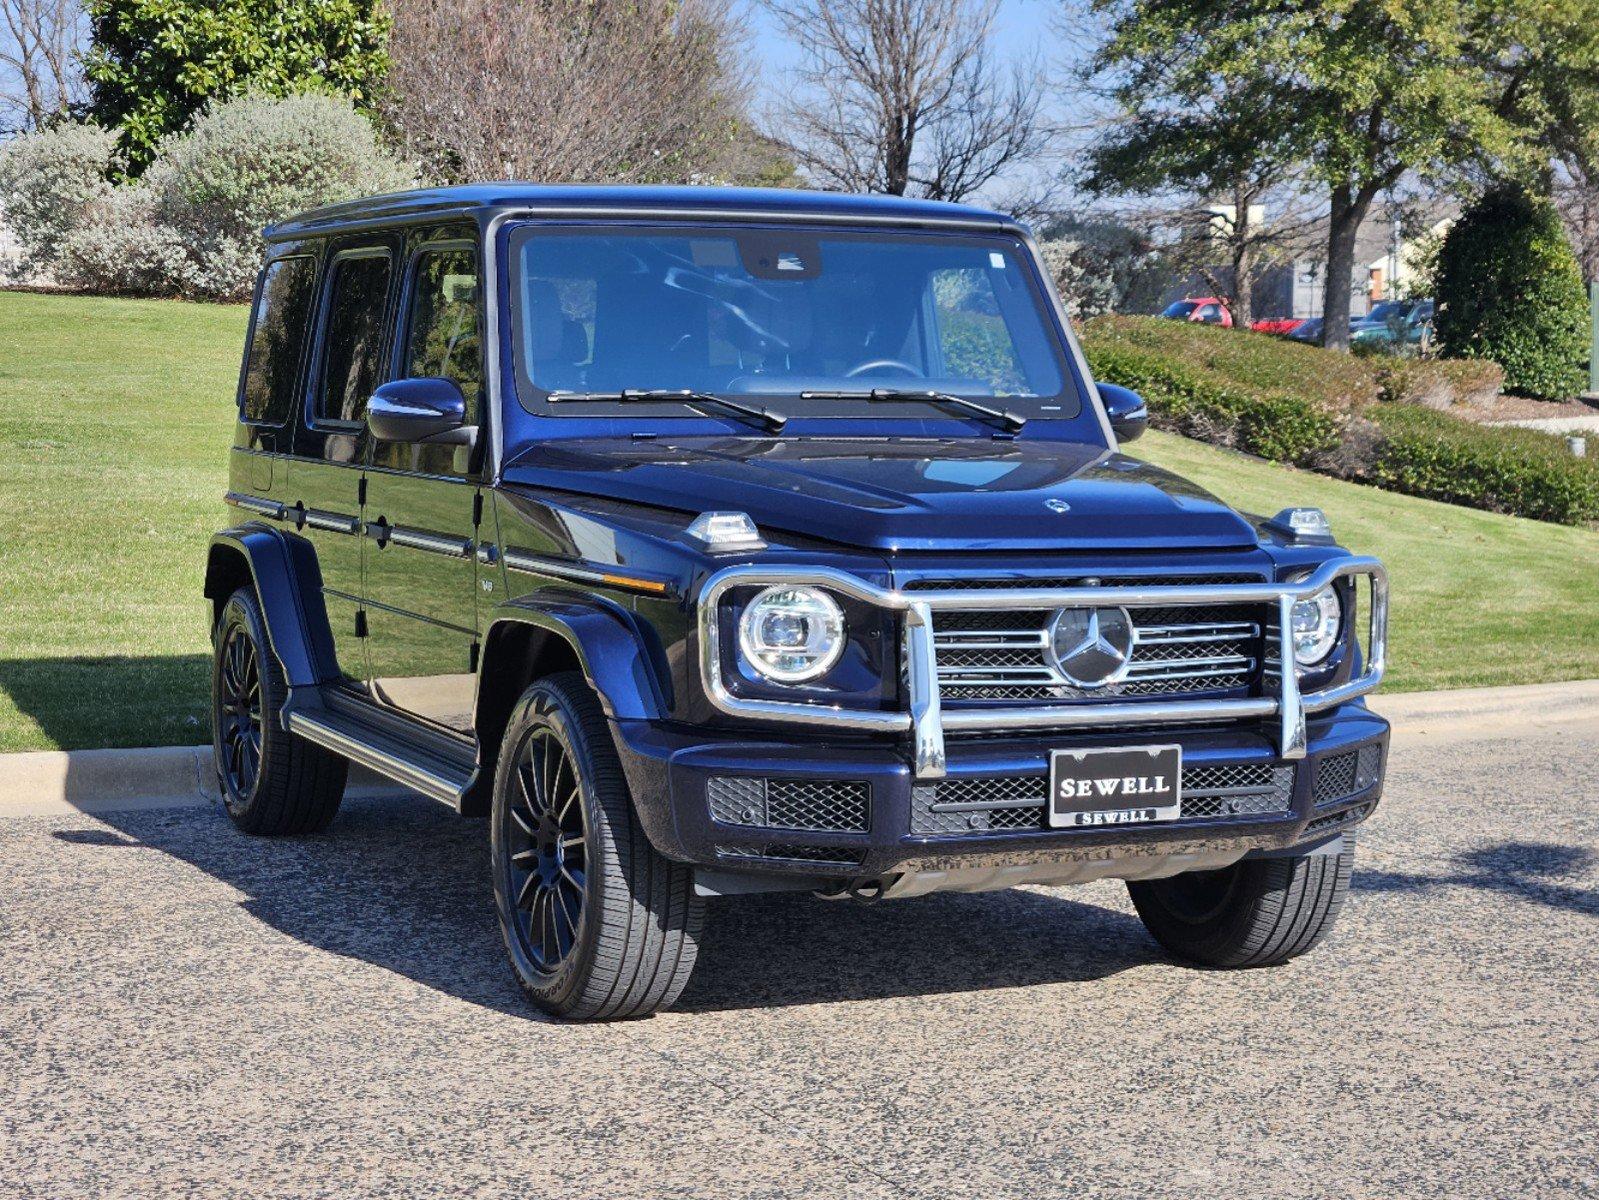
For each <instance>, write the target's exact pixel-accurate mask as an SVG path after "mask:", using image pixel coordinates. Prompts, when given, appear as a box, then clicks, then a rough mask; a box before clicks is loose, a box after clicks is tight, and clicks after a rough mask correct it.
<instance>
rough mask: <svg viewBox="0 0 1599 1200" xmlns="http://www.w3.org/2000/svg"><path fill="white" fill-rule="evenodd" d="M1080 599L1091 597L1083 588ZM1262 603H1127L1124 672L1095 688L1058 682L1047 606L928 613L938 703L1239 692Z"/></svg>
mask: <svg viewBox="0 0 1599 1200" xmlns="http://www.w3.org/2000/svg"><path fill="white" fill-rule="evenodd" d="M1258 582H1260V579H1259V577H1258V576H1249V575H1243V576H1239V575H1228V576H1211V577H1206V578H1192V577H1163V578H1162V577H1154V578H1151V577H1148V576H1142V577H1134V578H1121V577H1118V578H1099V580H1098V583H1099V584H1100V585H1101V586H1104V587H1123V586H1146V585H1147V586H1163V587H1185V586H1193V585H1218V584H1234V583H1258ZM1082 584H1083V578H1082V577H1079V578H1076V579H1027V580H1010V579H1001V580H977V581H972V580H936V581H935V580H913V581H911V582H910V583H908V584H907V585H906V587H907V590H915V589H918V588H921V589H928V588H934V587H936V588H949V587H959V588H996V587H1011V588H1065V587H1080V586H1081V585H1082ZM1082 590H1083V602H1084V604H1085V605H1090V604H1092V603H1093V588H1091V587H1084V588H1083V589H1082ZM1264 613H1265V608H1264V606H1262V605H1259V604H1217V605H1206V606H1194V605H1175V606H1166V607H1156V606H1145V607H1136V608H1129V609H1128V615H1129V616H1130V617H1131V618H1132V621H1133V625H1134V628H1135V639H1136V640H1135V642H1134V645H1133V654H1132V664H1131V666H1130V668H1129V669H1128V671H1127V674H1126V677H1125V678H1123V679H1122V680H1120V681H1119V682H1117V683H1114V684H1109V685H1107V686H1105V687H1097V688H1081V687H1077V686H1074V685H1073V684H1071V683H1070V682H1068V681H1067V680H1066V679H1065V678H1064V677H1063V676H1062V675H1061V674H1060V672H1059V671H1058V670H1057V669H1056V668H1055V666H1054V665H1053V663H1052V661H1051V656H1050V655H1049V653H1048V647H1049V626H1050V622H1051V621H1052V620H1053V619H1054V616H1055V610H1054V609H995V610H991V611H987V612H967V611H960V612H957V611H942V612H941V611H938V610H937V609H935V610H934V612H933V644H934V650H935V654H936V657H937V661H938V682H939V688H940V692H941V695H942V699H943V702H944V703H945V704H948V705H951V706H954V707H960V706H962V705H965V704H980V703H982V702H984V701H1004V702H1012V703H1014V702H1016V701H1028V700H1096V699H1114V698H1126V697H1137V696H1172V695H1191V694H1195V693H1215V692H1235V693H1236V692H1241V691H1245V690H1247V689H1248V688H1249V687H1250V686H1251V684H1252V683H1253V682H1254V681H1255V679H1256V678H1257V677H1258V673H1259V669H1260V666H1261V660H1262V653H1263V648H1262V642H1261V634H1262V631H1263V629H1264V628H1265V621H1264V620H1263V616H1264Z"/></svg>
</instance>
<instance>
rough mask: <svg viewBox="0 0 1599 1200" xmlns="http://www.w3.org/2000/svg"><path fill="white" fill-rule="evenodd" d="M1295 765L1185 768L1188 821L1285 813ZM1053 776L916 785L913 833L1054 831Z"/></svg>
mask: <svg viewBox="0 0 1599 1200" xmlns="http://www.w3.org/2000/svg"><path fill="white" fill-rule="evenodd" d="M1293 790H1294V769H1293V768H1292V767H1277V766H1272V765H1270V764H1269V763H1250V764H1243V765H1238V766H1217V767H1185V768H1184V769H1183V811H1182V817H1183V819H1184V820H1190V819H1199V820H1220V819H1226V818H1232V817H1261V816H1276V815H1284V814H1287V813H1288V812H1289V811H1290V808H1291V806H1292V803H1293ZM1048 793H1049V778H1048V776H1045V775H1022V776H1017V775H1007V776H1000V777H992V778H975V779H946V780H942V781H940V782H938V783H928V784H916V785H914V786H913V787H912V788H911V832H912V833H919V834H932V835H949V834H963V833H967V834H970V833H996V832H1006V831H1010V830H1019V829H1048V828H1049V820H1048V814H1047V813H1046V812H1045V807H1046V803H1047V800H1048Z"/></svg>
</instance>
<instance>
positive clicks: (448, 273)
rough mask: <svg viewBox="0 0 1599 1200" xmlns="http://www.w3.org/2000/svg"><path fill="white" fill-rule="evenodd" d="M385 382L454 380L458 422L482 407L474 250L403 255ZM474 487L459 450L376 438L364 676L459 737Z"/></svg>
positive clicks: (464, 721)
mask: <svg viewBox="0 0 1599 1200" xmlns="http://www.w3.org/2000/svg"><path fill="white" fill-rule="evenodd" d="M401 306H402V307H401V311H400V320H399V323H398V326H397V330H398V352H397V354H396V355H395V359H394V362H395V373H396V377H397V378H422V377H435V378H445V379H452V380H454V381H455V382H456V383H457V384H458V385H459V386H460V388H461V392H462V395H464V396H465V397H466V405H467V423H468V424H473V425H475V424H478V423H479V421H480V420H481V413H482V406H483V368H482V337H481V327H480V312H479V299H478V269H477V252H476V250H475V248H474V247H473V245H472V244H471V243H470V242H454V241H451V242H435V243H431V244H424V245H422V246H420V247H417V248H416V249H415V252H414V253H413V254H412V255H411V256H410V261H409V266H408V268H407V278H406V285H405V290H404V292H403V295H402V299H401ZM477 495H478V484H477V474H476V471H475V469H474V453H473V450H472V448H471V447H467V446H444V445H438V446H432V445H425V444H423V445H414V444H406V443H399V442H377V443H374V445H373V447H372V456H371V462H370V466H369V468H368V471H367V493H366V530H367V539H366V543H367V545H366V584H365V591H364V600H365V608H366V618H367V627H368V637H367V669H368V676H369V680H370V685H371V689H372V695H373V697H374V698H375V699H377V700H379V701H380V702H382V703H384V704H387V705H390V706H392V707H394V708H397V709H401V710H403V711H404V712H406V713H408V714H410V715H412V716H417V717H421V718H424V719H425V720H427V721H430V722H432V723H433V724H435V725H439V726H442V727H444V728H446V729H449V730H453V731H455V732H458V733H462V734H466V735H470V733H471V731H472V722H471V716H472V702H473V697H474V689H475V674H474V668H475V666H476V651H477V646H476V643H477V599H476V590H477V569H476V561H475V557H474V551H475V548H476V541H477V528H476V524H475V518H476V512H477Z"/></svg>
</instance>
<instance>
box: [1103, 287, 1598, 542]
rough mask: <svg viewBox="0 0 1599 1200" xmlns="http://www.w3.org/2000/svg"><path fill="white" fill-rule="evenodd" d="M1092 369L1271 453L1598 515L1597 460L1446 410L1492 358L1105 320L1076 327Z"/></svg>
mask: <svg viewBox="0 0 1599 1200" xmlns="http://www.w3.org/2000/svg"><path fill="white" fill-rule="evenodd" d="M1082 335H1083V336H1082V344H1083V353H1084V355H1085V356H1086V357H1087V359H1088V362H1089V366H1090V368H1091V370H1092V371H1093V374H1094V376H1095V378H1098V379H1103V380H1105V381H1106V382H1107V383H1118V384H1121V385H1122V386H1123V387H1129V388H1132V389H1133V390H1134V391H1136V392H1138V393H1139V394H1141V395H1142V396H1143V397H1144V400H1145V402H1146V403H1147V404H1148V405H1149V413H1150V423H1151V424H1153V425H1154V426H1155V427H1156V428H1157V429H1166V430H1169V431H1171V432H1173V433H1180V434H1183V435H1185V436H1187V437H1192V438H1197V439H1199V440H1200V441H1205V442H1210V443H1211V444H1213V445H1219V446H1230V447H1234V448H1236V449H1240V450H1245V451H1248V452H1249V453H1251V454H1255V455H1258V456H1260V457H1261V458H1266V459H1271V460H1272V461H1274V462H1285V463H1293V464H1295V465H1298V466H1305V467H1310V468H1312V469H1314V470H1317V471H1321V472H1323V473H1325V474H1328V475H1333V476H1336V477H1338V478H1341V479H1351V480H1355V481H1358V482H1361V483H1369V484H1375V485H1376V486H1378V487H1381V488H1386V489H1387V490H1389V491H1394V492H1403V493H1405V494H1407V495H1412V496H1423V497H1426V498H1428V499H1433V500H1443V501H1446V502H1448V503H1451V504H1463V505H1468V506H1470V507H1473V508H1481V509H1486V510H1488V511H1490V512H1501V513H1509V514H1511V515H1513V516H1522V517H1532V518H1535V519H1537V520H1542V521H1559V522H1562V523H1564V524H1569V525H1581V524H1585V523H1589V522H1595V521H1599V458H1583V459H1579V458H1573V457H1572V456H1571V454H1570V452H1569V451H1567V449H1566V448H1565V445H1564V442H1563V440H1562V439H1560V438H1558V437H1553V436H1551V435H1549V434H1545V433H1535V432H1532V431H1531V430H1524V429H1512V428H1503V427H1491V426H1486V425H1477V424H1474V423H1472V422H1470V421H1466V420H1463V419H1461V418H1459V417H1456V416H1452V415H1451V414H1450V413H1449V412H1447V411H1444V410H1447V409H1448V408H1449V407H1451V406H1453V405H1456V404H1461V403H1466V404H1469V403H1471V402H1473V401H1474V400H1477V399H1479V398H1483V397H1491V396H1493V395H1496V394H1497V393H1498V390H1499V382H1500V379H1501V378H1502V376H1501V374H1500V372H1499V369H1498V368H1497V367H1496V366H1494V365H1493V364H1492V363H1486V362H1480V361H1473V362H1455V361H1449V360H1427V361H1421V360H1409V359H1397V358H1388V359H1383V360H1357V359H1354V358H1351V357H1350V356H1349V355H1344V354H1336V353H1333V352H1330V351H1326V350H1322V349H1320V348H1319V347H1312V346H1300V345H1297V344H1293V343H1287V342H1282V341H1278V340H1276V339H1274V338H1270V337H1267V336H1264V335H1260V334H1253V333H1245V332H1242V331H1228V330H1215V329H1208V328H1204V327H1201V326H1195V325H1186V324H1184V323H1183V322H1180V321H1161V320H1158V319H1149V318H1129V317H1115V318H1101V319H1099V320H1094V321H1090V322H1088V323H1087V324H1086V325H1085V326H1084V327H1083V330H1082Z"/></svg>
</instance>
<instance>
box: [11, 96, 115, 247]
mask: <svg viewBox="0 0 1599 1200" xmlns="http://www.w3.org/2000/svg"><path fill="white" fill-rule="evenodd" d="M116 145H117V135H116V134H115V133H113V132H111V131H110V130H106V129H101V128H100V127H99V126H97V125H77V124H72V123H70V122H69V123H63V124H60V125H54V126H51V127H50V128H48V129H42V130H40V131H39V132H37V133H27V134H23V135H21V136H20V137H17V138H13V139H12V140H11V141H9V142H7V143H6V144H5V146H4V148H3V149H0V209H3V210H4V211H5V215H6V224H7V225H8V226H9V227H10V229H11V232H12V233H13V234H14V235H15V236H16V239H17V244H18V245H19V247H20V248H21V250H22V256H21V259H20V261H19V262H18V264H17V267H16V270H15V272H14V273H15V274H16V275H18V276H21V277H22V278H31V277H35V276H38V275H48V274H50V273H52V271H53V268H54V265H55V260H56V255H57V254H58V253H59V252H60V249H61V243H62V242H63V241H64V240H65V239H66V237H67V235H68V234H70V233H71V232H72V230H73V229H74V228H76V227H77V225H78V224H79V222H81V221H82V219H83V216H84V213H85V212H86V211H87V210H88V208H89V206H90V205H92V204H94V203H95V202H97V201H100V200H103V199H105V198H106V197H107V196H109V195H110V194H111V184H110V182H109V178H110V176H111V174H112V172H113V171H115V170H116V169H117V168H118V167H119V166H120V165H121V158H120V157H119V156H118V154H117V148H116Z"/></svg>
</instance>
